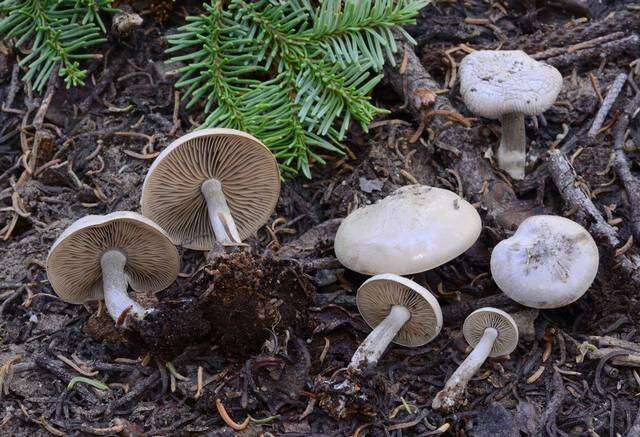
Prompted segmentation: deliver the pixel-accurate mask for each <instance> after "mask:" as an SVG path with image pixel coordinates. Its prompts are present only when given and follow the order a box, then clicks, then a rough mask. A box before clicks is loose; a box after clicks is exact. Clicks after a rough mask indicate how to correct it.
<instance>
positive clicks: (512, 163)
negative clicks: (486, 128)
mask: <svg viewBox="0 0 640 437" xmlns="http://www.w3.org/2000/svg"><path fill="white" fill-rule="evenodd" d="M561 88H562V75H561V74H560V72H559V71H558V70H556V69H555V68H554V67H552V66H550V65H547V64H543V63H542V62H538V61H536V60H535V59H533V58H531V57H529V56H528V55H527V54H526V53H524V52H523V51H520V50H503V51H499V50H478V51H475V52H473V53H471V54H469V55H467V56H465V58H464V59H463V60H462V62H461V63H460V93H461V94H462V98H463V99H464V102H465V104H466V105H467V106H468V107H469V110H471V112H473V113H474V114H478V115H481V116H483V117H487V118H492V119H500V122H501V123H502V138H501V139H500V146H499V147H498V152H497V159H498V165H499V166H500V168H501V169H503V170H505V171H506V172H507V173H509V174H510V175H511V177H512V178H514V179H523V178H524V173H525V165H526V134H525V129H524V116H525V115H538V114H541V113H543V112H544V111H546V110H547V109H549V107H550V106H551V105H552V104H553V102H555V100H556V97H558V93H559V92H560V89H561Z"/></svg>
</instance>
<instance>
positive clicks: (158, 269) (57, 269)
mask: <svg viewBox="0 0 640 437" xmlns="http://www.w3.org/2000/svg"><path fill="white" fill-rule="evenodd" d="M179 269H180V256H179V255H178V251H177V250H176V247H175V246H174V245H173V243H172V242H171V240H170V239H169V237H168V236H167V235H166V233H165V232H164V231H163V230H162V228H160V227H159V226H158V225H157V224H155V223H154V222H153V221H151V220H149V219H148V218H146V217H143V216H142V215H140V214H137V213H135V212H129V211H117V212H113V213H111V214H107V215H88V216H85V217H82V218H81V219H79V220H77V221H75V222H74V223H72V224H71V225H70V226H69V227H68V228H67V229H65V230H64V232H63V233H62V234H61V235H60V236H59V237H58V238H57V239H56V241H55V242H54V243H53V246H52V247H51V250H50V251H49V255H48V256H47V276H48V278H49V281H50V283H51V286H52V287H53V289H54V290H55V292H56V293H57V294H58V295H59V296H60V297H61V298H62V299H63V300H64V301H65V302H69V303H74V304H82V303H85V302H88V301H92V300H99V299H105V302H106V306H107V310H108V311H109V314H111V316H112V317H113V319H114V320H115V321H117V322H118V321H121V317H122V316H123V314H124V315H126V313H128V312H131V313H132V314H133V315H135V316H136V317H138V318H143V317H144V315H145V314H146V311H145V309H144V308H142V307H141V306H140V305H139V304H138V303H136V302H135V301H133V300H132V299H131V298H130V297H129V296H128V295H127V291H126V290H127V284H128V285H131V288H133V289H134V290H136V291H139V292H156V291H160V290H163V289H165V288H167V287H168V286H169V285H171V284H172V283H173V282H174V281H175V279H176V278H177V276H178V272H179Z"/></svg>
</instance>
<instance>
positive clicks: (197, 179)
mask: <svg viewBox="0 0 640 437" xmlns="http://www.w3.org/2000/svg"><path fill="white" fill-rule="evenodd" d="M279 190H280V174H279V171H278V166H277V163H276V161H275V158H274V156H273V155H272V154H271V152H270V151H269V150H268V149H267V148H266V146H264V145H263V144H262V143H261V142H260V141H258V140H257V139H256V138H254V137H252V136H251V135H249V134H247V133H245V132H241V131H237V130H232V129H206V130H202V131H197V132H194V133H191V134H188V135H185V136H183V137H181V138H179V139H178V140H176V141H175V142H173V143H172V144H171V145H169V146H168V147H167V148H166V149H165V150H164V151H163V152H162V153H161V154H160V155H159V156H158V158H157V159H156V160H155V161H154V163H153V164H152V166H151V168H150V169H149V172H148V174H147V177H146V178H145V181H144V184H143V193H142V202H141V203H142V213H143V215H140V214H137V213H135V212H129V211H118V212H114V213H111V214H107V215H104V216H99V215H90V216H86V217H83V218H81V219H79V220H78V221H76V222H75V223H73V224H71V226H69V227H68V228H67V229H66V230H65V231H64V232H63V233H62V234H61V235H60V236H59V237H58V239H57V240H56V241H55V242H54V243H53V246H52V247H51V250H50V252H49V256H48V258H47V275H48V277H49V280H50V282H51V285H52V287H53V289H54V290H55V291H56V293H58V295H59V296H60V297H61V298H62V299H63V300H65V301H67V302H70V303H76V304H80V303H85V302H88V301H92V300H99V299H104V300H105V304H106V308H107V311H108V313H109V314H110V315H111V317H112V318H113V319H114V320H115V321H116V325H117V326H123V327H127V326H128V324H127V316H132V317H134V318H136V319H139V320H140V319H143V318H144V317H145V315H147V314H148V313H149V312H150V311H152V310H151V309H149V308H144V307H143V306H142V305H140V304H139V303H138V302H136V301H135V300H134V299H131V297H130V296H129V295H128V293H127V288H128V287H129V286H131V288H132V289H133V290H136V291H142V292H156V291H159V290H162V289H164V288H166V287H168V286H169V285H170V284H171V283H173V282H174V281H175V279H176V277H177V275H178V271H179V267H180V258H179V255H178V251H177V250H176V247H175V245H174V244H181V245H183V246H185V247H187V248H192V249H197V250H204V249H208V248H211V247H213V244H214V243H215V241H219V242H221V243H231V244H238V243H241V242H242V240H243V239H245V238H246V237H248V236H249V235H251V234H252V233H254V232H255V231H256V230H257V229H258V228H259V227H260V226H262V225H263V224H264V223H265V222H266V221H267V220H268V218H269V216H270V215H271V213H272V212H273V209H274V208H275V204H276V201H277V199H278V193H279Z"/></svg>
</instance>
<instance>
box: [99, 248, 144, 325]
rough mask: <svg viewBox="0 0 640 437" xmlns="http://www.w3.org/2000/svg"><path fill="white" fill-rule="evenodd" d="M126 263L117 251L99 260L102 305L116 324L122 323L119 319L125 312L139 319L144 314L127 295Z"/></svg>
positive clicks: (108, 252)
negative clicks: (103, 304)
mask: <svg viewBox="0 0 640 437" xmlns="http://www.w3.org/2000/svg"><path fill="white" fill-rule="evenodd" d="M126 263H127V257H126V256H124V254H123V253H122V252H120V251H119V250H109V251H107V252H105V253H104V254H103V255H102V258H101V259H100V265H101V266H102V290H103V292H104V303H105V304H106V307H107V311H108V312H109V315H111V318H112V319H113V320H115V321H116V322H117V323H122V321H121V318H122V316H123V315H126V314H125V311H127V310H128V312H129V313H130V314H133V315H135V316H136V317H138V318H139V319H143V318H144V316H145V314H146V312H145V309H144V308H143V307H142V306H140V304H138V303H137V302H136V301H134V300H133V299H131V298H130V297H129V295H128V294H127V278H126V277H125V275H124V266H125V264H126Z"/></svg>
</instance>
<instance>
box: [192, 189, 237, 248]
mask: <svg viewBox="0 0 640 437" xmlns="http://www.w3.org/2000/svg"><path fill="white" fill-rule="evenodd" d="M200 189H201V190H202V195H203V196H204V198H205V200H206V202H207V210H208V212H209V220H210V221H211V228H212V229H213V233H214V235H215V236H216V240H218V241H219V242H221V243H240V242H241V240H240V235H239V234H238V228H237V227H236V222H235V221H234V220H233V216H232V215H231V211H230V210H229V205H227V200H226V199H225V197H224V192H223V191H222V184H221V183H220V181H219V180H217V179H208V180H206V181H204V182H203V183H202V186H201V187H200Z"/></svg>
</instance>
